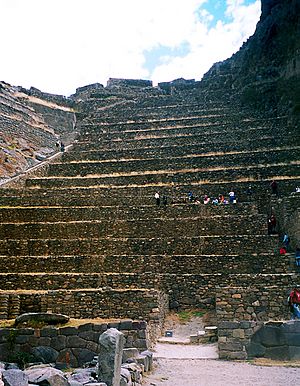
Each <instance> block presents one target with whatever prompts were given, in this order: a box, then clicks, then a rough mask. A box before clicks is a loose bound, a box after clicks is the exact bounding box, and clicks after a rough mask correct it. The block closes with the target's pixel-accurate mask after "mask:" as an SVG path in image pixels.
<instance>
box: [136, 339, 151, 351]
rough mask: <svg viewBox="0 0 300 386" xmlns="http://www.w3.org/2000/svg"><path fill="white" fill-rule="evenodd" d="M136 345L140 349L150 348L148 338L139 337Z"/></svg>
mask: <svg viewBox="0 0 300 386" xmlns="http://www.w3.org/2000/svg"><path fill="white" fill-rule="evenodd" d="M135 345H136V347H137V348H138V349H140V350H145V349H147V348H148V341H147V339H137V340H136V342H135Z"/></svg>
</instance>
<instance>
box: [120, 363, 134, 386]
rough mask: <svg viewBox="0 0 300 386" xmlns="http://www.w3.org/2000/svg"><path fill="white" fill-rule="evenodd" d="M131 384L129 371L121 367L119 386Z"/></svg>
mask: <svg viewBox="0 0 300 386" xmlns="http://www.w3.org/2000/svg"><path fill="white" fill-rule="evenodd" d="M122 385H123V386H127V385H132V382H131V374H130V371H129V370H128V369H126V368H124V367H121V378H120V386H122Z"/></svg>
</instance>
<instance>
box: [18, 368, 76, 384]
mask: <svg viewBox="0 0 300 386" xmlns="http://www.w3.org/2000/svg"><path fill="white" fill-rule="evenodd" d="M24 373H25V374H26V376H27V377H28V379H29V382H30V383H37V384H42V383H43V382H48V383H49V385H50V386H69V382H68V381H67V379H66V377H65V375H64V373H63V372H62V371H60V370H57V369H55V368H53V367H49V366H46V365H38V366H32V367H29V368H27V369H25V370H24Z"/></svg>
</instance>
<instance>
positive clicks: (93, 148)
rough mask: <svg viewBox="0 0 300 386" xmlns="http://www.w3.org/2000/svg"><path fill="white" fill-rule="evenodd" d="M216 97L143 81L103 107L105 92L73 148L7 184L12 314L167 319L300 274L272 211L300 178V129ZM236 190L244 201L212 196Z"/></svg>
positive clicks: (5, 253) (6, 308) (0, 247)
mask: <svg viewBox="0 0 300 386" xmlns="http://www.w3.org/2000/svg"><path fill="white" fill-rule="evenodd" d="M140 94H142V90H140ZM180 95H181V96H180ZM210 100H211V102H208V103H204V102H201V95H200V94H199V93H197V92H196V91H194V94H190V97H189V98H185V97H184V95H183V94H178V96H177V97H176V96H174V95H173V96H171V95H169V96H168V95H165V94H161V96H159V95H155V96H153V95H151V93H146V92H145V96H144V97H143V98H142V97H141V95H139V97H136V98H134V97H131V98H130V99H129V100H127V101H126V100H123V101H122V103H112V104H111V107H110V108H106V109H105V110H104V109H103V103H102V99H101V97H99V98H98V99H97V98H96V97H95V96H94V97H93V99H92V104H93V110H92V111H91V112H90V113H89V112H88V111H83V112H82V113H81V114H79V115H78V126H77V129H78V130H79V131H80V136H79V137H78V140H77V142H76V143H75V144H74V147H73V148H72V150H71V151H69V152H66V153H65V154H63V157H62V161H61V162H60V163H55V164H49V167H48V173H47V175H46V176H44V177H37V178H29V179H28V180H27V181H26V186H25V187H22V188H19V189H12V188H7V189H2V191H1V197H0V205H1V207H0V222H1V225H0V234H1V240H0V255H1V262H2V264H1V273H0V276H1V279H2V280H1V281H0V318H3V319H6V318H13V317H15V316H16V315H17V314H20V313H22V312H24V311H50V312H62V313H66V314H69V315H70V316H71V317H76V318H96V317H118V318H125V317H130V318H144V319H146V320H151V319H160V318H163V315H164V313H165V312H166V311H167V309H168V308H169V307H170V308H172V307H177V306H178V305H179V306H180V307H183V308H184V307H200V308H206V309H214V307H215V301H216V292H217V291H218V290H219V288H220V287H243V288H251V287H256V286H265V287H268V285H270V283H272V285H273V286H274V285H275V286H276V285H278V286H281V287H282V288H283V287H288V286H289V285H290V283H291V282H292V281H294V280H295V277H296V273H295V269H294V268H293V266H292V265H291V264H290V256H289V255H286V256H279V254H278V235H277V234H276V235H269V234H268V231H267V217H268V215H270V211H271V207H273V208H275V207H276V205H277V204H278V201H280V200H283V199H284V198H285V197H286V196H289V195H290V194H291V193H292V192H293V191H295V187H296V186H297V184H299V153H300V152H299V149H300V143H299V136H298V133H297V129H296V128H293V127H291V126H289V124H288V122H287V118H286V117H285V116H278V117H277V116H273V117H271V118H262V117H257V116H254V115H252V114H251V113H249V112H243V111H242V110H238V109H235V108H234V107H233V106H229V105H226V103H224V104H220V102H219V101H218V100H214V99H213V97H211V98H210ZM86 104H87V105H88V101H86ZM97 105H98V108H97ZM273 179H276V180H277V181H278V184H279V194H280V197H279V198H277V197H274V196H271V194H270V187H269V185H270V182H271V181H272V180H273ZM249 184H251V186H252V189H253V194H252V195H251V196H249V195H248V194H246V190H247V188H248V186H249ZM231 190H234V192H235V193H236V195H237V203H236V204H228V205H225V204H220V205H213V204H211V203H209V204H207V205H204V204H203V196H204V195H205V194H207V195H209V196H210V197H218V196H219V195H220V194H223V195H224V196H225V197H226V198H228V193H229V192H230V191H231ZM155 192H159V194H160V196H161V203H160V205H159V206H158V205H156V202H155V199H154V194H155ZM189 192H192V193H193V196H194V197H195V198H196V199H195V200H192V201H190V200H189V199H188V193H189ZM163 196H165V198H166V201H167V202H166V204H164V203H163V200H162V198H163ZM197 198H198V200H197ZM278 220H280V219H278ZM282 224H283V221H282ZM296 241H297V240H294V243H296ZM298 241H299V240H298Z"/></svg>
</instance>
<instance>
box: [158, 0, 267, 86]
mask: <svg viewBox="0 0 300 386" xmlns="http://www.w3.org/2000/svg"><path fill="white" fill-rule="evenodd" d="M227 15H228V16H230V17H232V21H231V22H230V23H225V22H224V21H221V20H219V21H218V22H217V23H216V26H215V27H213V28H210V29H209V28H207V27H205V24H204V23H203V22H202V23H200V22H199V23H197V24H195V26H194V27H195V33H193V34H192V36H191V37H190V39H189V42H190V44H191V50H190V53H189V54H188V55H187V56H185V57H183V58H180V57H177V58H172V57H169V58H168V59H169V60H168V62H167V63H164V64H163V65H161V66H158V67H157V68H156V69H155V71H154V72H153V74H152V78H153V80H154V82H159V81H161V80H162V79H164V80H165V81H167V80H172V79H174V78H176V77H178V75H180V74H181V75H180V76H182V77H184V78H196V79H201V77H202V75H203V74H204V73H205V72H207V71H208V70H209V68H210V67H211V66H212V64H213V63H215V62H218V61H221V60H225V59H227V58H228V57H230V56H231V55H232V54H233V53H234V52H236V51H237V50H238V49H239V48H240V47H241V45H242V43H243V42H244V41H245V40H246V39H247V38H248V37H249V36H251V35H252V34H253V33H254V31H255V26H256V24H257V21H258V19H259V15H260V1H256V2H255V3H252V4H251V5H249V6H246V5H243V0H228V1H227ZM196 31H197V32H196ZM178 69H181V73H179V72H178Z"/></svg>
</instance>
